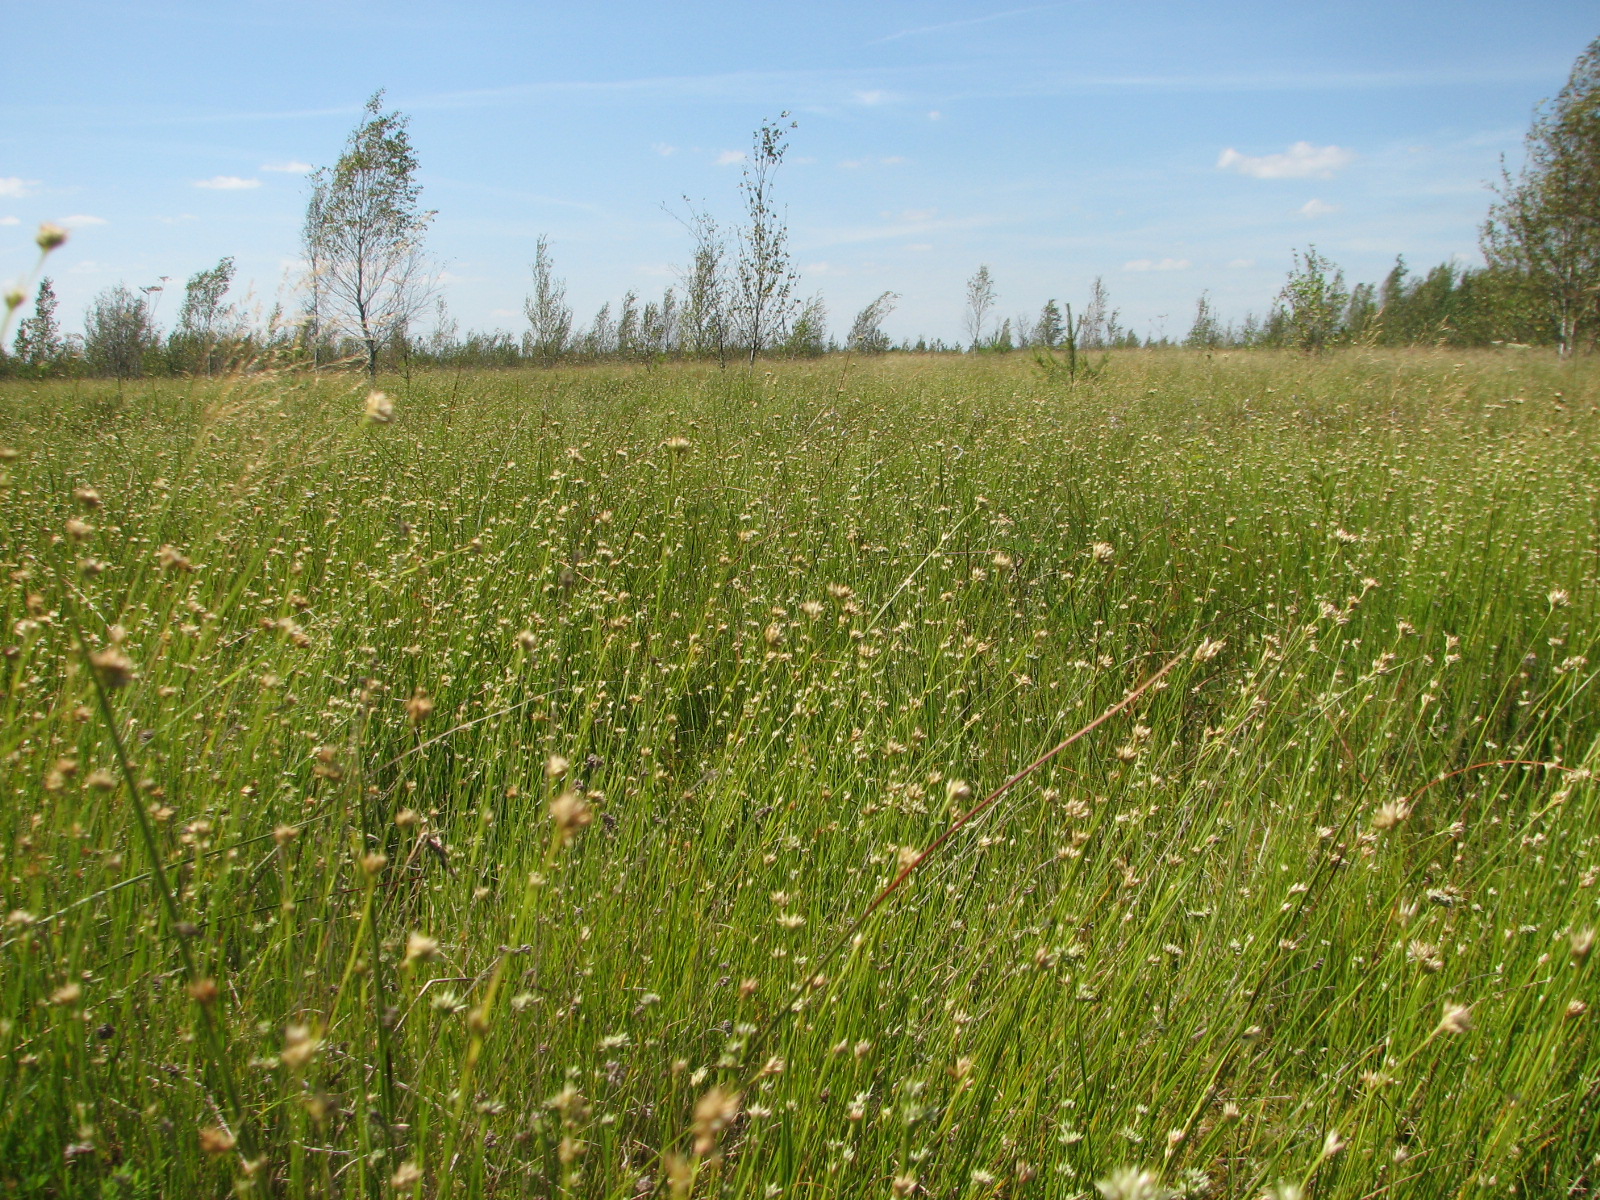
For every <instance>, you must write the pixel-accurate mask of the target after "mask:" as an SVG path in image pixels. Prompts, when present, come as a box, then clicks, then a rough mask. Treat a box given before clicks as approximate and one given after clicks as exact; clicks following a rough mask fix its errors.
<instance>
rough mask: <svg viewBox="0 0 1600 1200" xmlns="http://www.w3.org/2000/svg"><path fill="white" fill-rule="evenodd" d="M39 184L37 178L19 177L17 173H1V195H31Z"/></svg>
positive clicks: (16, 197) (13, 196)
mask: <svg viewBox="0 0 1600 1200" xmlns="http://www.w3.org/2000/svg"><path fill="white" fill-rule="evenodd" d="M38 186H39V181H38V180H37V179H18V178H17V177H16V176H15V175H0V196H8V197H12V198H14V199H19V200H20V199H21V198H22V197H23V196H31V195H32V194H33V189H34V188H36V187H38Z"/></svg>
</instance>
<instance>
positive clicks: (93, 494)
mask: <svg viewBox="0 0 1600 1200" xmlns="http://www.w3.org/2000/svg"><path fill="white" fill-rule="evenodd" d="M72 494H73V495H74V496H75V497H77V500H78V503H79V504H81V505H83V506H84V507H85V508H99V507H100V504H101V500H100V493H99V492H97V491H95V490H94V489H93V488H92V487H80V488H74V489H73V492H72Z"/></svg>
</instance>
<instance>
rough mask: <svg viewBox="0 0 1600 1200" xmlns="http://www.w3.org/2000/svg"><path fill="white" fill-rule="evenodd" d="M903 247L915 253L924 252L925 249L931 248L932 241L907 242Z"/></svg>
mask: <svg viewBox="0 0 1600 1200" xmlns="http://www.w3.org/2000/svg"><path fill="white" fill-rule="evenodd" d="M905 248H906V249H907V250H910V251H912V252H913V253H915V254H924V253H926V252H927V251H929V250H932V249H933V243H932V242H907V243H906V245H905Z"/></svg>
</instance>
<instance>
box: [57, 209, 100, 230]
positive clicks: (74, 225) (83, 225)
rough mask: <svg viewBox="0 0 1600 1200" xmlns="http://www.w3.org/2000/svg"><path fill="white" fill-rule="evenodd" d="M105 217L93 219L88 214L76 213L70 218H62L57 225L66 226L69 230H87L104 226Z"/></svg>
mask: <svg viewBox="0 0 1600 1200" xmlns="http://www.w3.org/2000/svg"><path fill="white" fill-rule="evenodd" d="M105 223H106V219H105V218H104V217H91V216H89V215H88V214H87V213H74V214H73V215H72V216H70V217H61V218H59V219H58V220H57V221H56V224H57V225H65V226H66V227H67V228H68V229H87V228H88V227H89V226H90V225H104V224H105Z"/></svg>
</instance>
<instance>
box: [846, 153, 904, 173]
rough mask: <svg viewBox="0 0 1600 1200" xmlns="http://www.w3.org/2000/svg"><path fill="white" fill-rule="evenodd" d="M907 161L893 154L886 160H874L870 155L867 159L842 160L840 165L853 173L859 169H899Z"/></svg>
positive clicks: (901, 156)
mask: <svg viewBox="0 0 1600 1200" xmlns="http://www.w3.org/2000/svg"><path fill="white" fill-rule="evenodd" d="M905 161H906V160H905V157H904V156H903V155H899V154H891V155H889V156H888V157H886V158H873V157H872V156H871V155H868V156H867V157H866V158H845V159H841V160H840V161H839V165H840V166H841V167H843V168H845V169H846V170H849V171H853V170H855V169H856V168H857V167H898V166H900V165H901V164H902V163H904V162H905Z"/></svg>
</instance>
